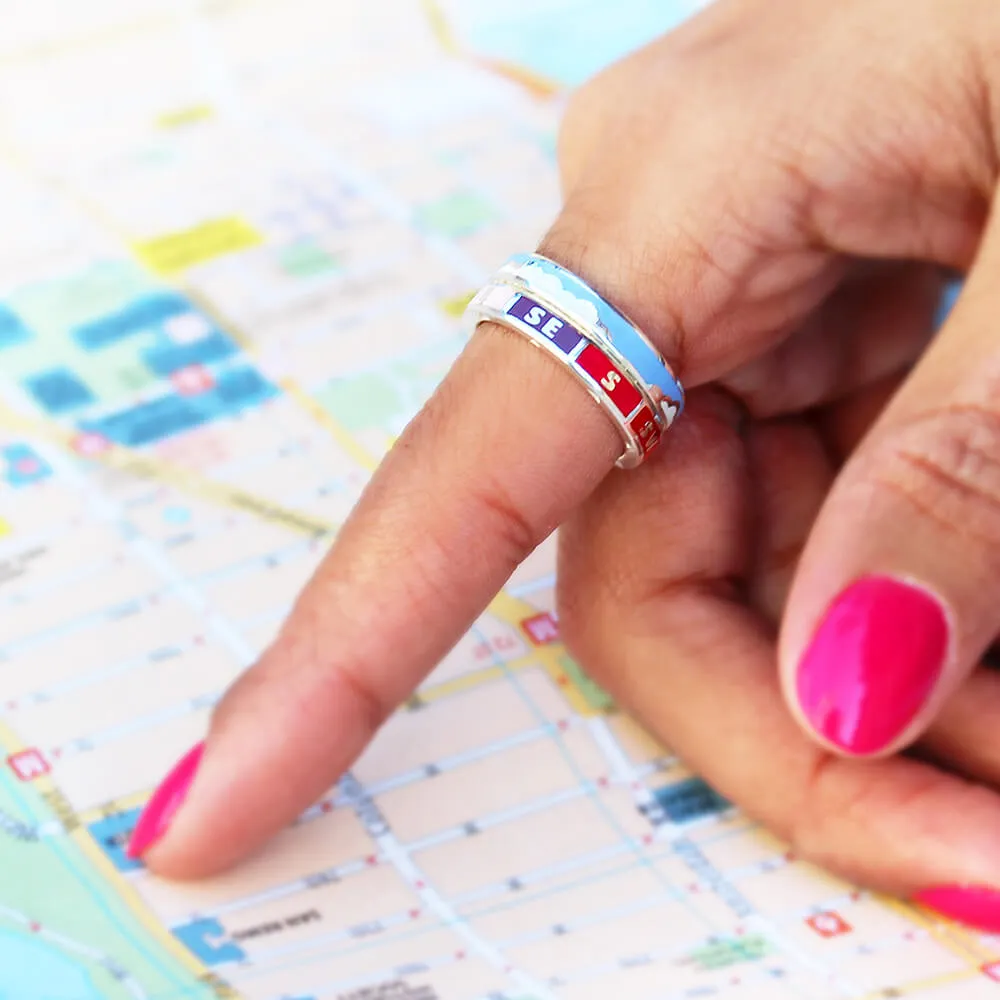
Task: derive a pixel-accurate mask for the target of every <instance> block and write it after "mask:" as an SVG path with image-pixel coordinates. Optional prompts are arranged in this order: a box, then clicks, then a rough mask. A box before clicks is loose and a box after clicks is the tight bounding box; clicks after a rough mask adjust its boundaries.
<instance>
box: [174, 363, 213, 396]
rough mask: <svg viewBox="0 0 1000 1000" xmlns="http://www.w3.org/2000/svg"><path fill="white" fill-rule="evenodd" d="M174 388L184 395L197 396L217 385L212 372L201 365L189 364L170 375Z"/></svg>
mask: <svg viewBox="0 0 1000 1000" xmlns="http://www.w3.org/2000/svg"><path fill="white" fill-rule="evenodd" d="M170 381H171V382H173V384H174V388H175V389H176V390H177V392H178V393H180V395H182V396H197V395H198V393H200V392H208V390H209V389H212V388H214V387H215V379H214V378H212V373H211V372H210V371H209V370H208V369H207V368H204V367H202V366H201V365H188V366H187V368H179V369H178V370H177V371H175V372H174V373H173V375H171V376H170Z"/></svg>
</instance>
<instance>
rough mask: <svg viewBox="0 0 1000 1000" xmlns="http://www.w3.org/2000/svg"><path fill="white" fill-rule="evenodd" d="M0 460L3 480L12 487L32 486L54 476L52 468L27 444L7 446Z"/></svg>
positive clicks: (0, 453) (0, 451)
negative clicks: (0, 460)
mask: <svg viewBox="0 0 1000 1000" xmlns="http://www.w3.org/2000/svg"><path fill="white" fill-rule="evenodd" d="M0 458H2V459H3V478H4V480H5V481H6V482H7V484H8V485H10V486H14V487H20V486H30V485H31V484H32V483H37V482H40V481H41V480H43V479H48V477H49V476H51V475H52V467H51V466H50V465H49V464H48V463H47V462H46V461H45V460H44V459H42V458H41V456H39V455H38V454H36V453H35V451H34V450H33V449H31V448H29V447H28V446H27V445H26V444H9V445H6V446H5V447H4V448H2V449H0Z"/></svg>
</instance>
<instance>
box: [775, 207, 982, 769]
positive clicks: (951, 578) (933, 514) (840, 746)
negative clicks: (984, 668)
mask: <svg viewBox="0 0 1000 1000" xmlns="http://www.w3.org/2000/svg"><path fill="white" fill-rule="evenodd" d="M998 274H1000V218H998V217H997V216H996V214H994V217H993V219H992V221H991V222H990V224H989V226H988V228H987V230H986V233H985V235H984V239H983V241H982V244H981V248H980V252H979V255H978V259H977V261H976V263H975V266H974V268H973V270H972V272H971V274H970V277H969V280H968V282H967V283H966V285H965V287H964V289H963V290H962V292H961V294H960V296H959V298H958V301H957V303H956V305H955V308H954V310H953V311H952V313H951V315H950V317H949V318H948V319H947V321H946V322H945V325H944V327H943V328H942V330H941V332H940V333H939V335H938V338H937V340H936V341H935V343H934V345H933V346H932V348H931V349H930V351H929V352H928V353H927V354H926V355H925V356H924V358H923V359H922V361H921V363H920V364H919V365H918V367H917V368H916V369H915V370H914V372H913V373H912V374H911V376H910V377H909V379H908V380H907V381H906V382H905V383H904V385H903V387H902V388H901V389H900V390H899V392H898V393H897V394H896V396H895V398H894V399H893V401H892V402H891V403H890V405H889V406H888V408H887V409H886V410H885V411H884V412H883V414H882V416H881V417H880V419H879V421H878V422H877V423H876V425H875V426H874V427H873V428H872V430H871V431H870V432H869V434H868V436H867V438H866V439H865V440H864V442H863V443H862V444H861V446H860V447H859V448H858V450H857V451H856V452H855V453H854V455H853V456H852V458H851V460H850V461H849V462H848V463H847V465H846V466H845V467H844V468H843V470H842V471H841V473H840V475H839V477H838V479H837V482H836V483H835V485H834V487H833V489H832V490H831V492H830V494H829V496H828V498H827V501H826V503H825V505H824V507H823V509H822V511H821V514H820V516H819V518H818V519H817V521H816V523H815V525H814V527H813V530H812V533H811V535H810V538H809V541H808V543H807V545H806V547H805V550H804V552H803V554H802V558H801V561H800V564H799V568H798V571H797V574H796V578H795V581H794V584H793V586H792V590H791V593H790V596H789V601H788V604H787V607H786V613H785V619H784V622H783V628H782V635H781V639H780V646H779V656H780V663H781V671H782V678H783V685H784V689H785V694H786V697H787V699H788V700H789V702H790V704H791V706H792V707H793V710H794V711H795V712H796V714H797V715H798V717H799V719H800V721H801V722H802V723H803V724H804V725H805V726H806V728H807V729H808V730H809V731H811V732H812V733H813V734H815V735H816V736H817V737H818V738H819V739H820V740H821V741H822V742H824V743H825V744H827V745H828V746H829V747H831V748H833V749H834V750H837V751H840V752H842V753H849V754H862V755H870V754H885V753H890V752H892V751H894V750H897V749H899V748H900V747H902V746H904V745H906V744H908V743H910V742H912V741H913V740H914V739H915V738H916V737H917V736H918V735H919V734H920V733H921V732H922V731H923V730H924V729H925V728H926V726H927V724H928V723H929V722H930V720H931V719H932V718H933V717H934V716H935V715H936V713H937V712H938V710H939V709H940V708H941V706H942V704H943V702H944V701H945V700H946V699H947V698H948V697H949V695H951V694H952V693H953V692H954V690H955V688H956V687H957V686H958V685H959V684H961V683H962V681H963V679H964V678H965V677H966V676H967V675H968V674H969V672H970V671H971V670H973V669H974V667H975V666H976V664H977V663H978V662H979V659H980V657H981V655H982V654H983V652H984V651H985V649H986V648H987V647H988V645H989V644H990V642H991V641H992V640H993V638H994V637H995V636H996V634H997V632H998V630H1000V602H998V601H997V593H998V589H1000V396H998V392H997V389H998V386H1000V344H998V341H997V336H996V316H997V314H998V312H1000V285H998V283H997V280H996V278H997V275H998Z"/></svg>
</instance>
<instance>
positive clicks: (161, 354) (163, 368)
mask: <svg viewBox="0 0 1000 1000" xmlns="http://www.w3.org/2000/svg"><path fill="white" fill-rule="evenodd" d="M238 351H239V348H238V347H237V346H236V344H235V343H234V342H233V341H232V340H230V338H229V337H227V336H226V335H225V334H224V333H219V332H218V331H216V332H215V333H211V334H209V335H208V336H207V337H200V338H199V339H198V340H195V341H193V342H192V343H190V344H173V343H169V342H168V343H161V344H155V345H154V346H153V347H147V348H145V349H144V350H143V351H141V352H140V356H141V357H142V360H143V362H144V364H145V365H146V367H147V368H148V369H149V370H150V371H151V372H152V373H153V374H154V375H159V376H161V377H165V376H168V375H172V374H173V373H174V372H176V371H180V370H181V369H182V368H188V367H189V366H191V365H210V364H214V363H215V362H218V361H225V360H226V358H229V357H232V356H233V355H234V354H236V353H237V352H238Z"/></svg>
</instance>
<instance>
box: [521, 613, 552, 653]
mask: <svg viewBox="0 0 1000 1000" xmlns="http://www.w3.org/2000/svg"><path fill="white" fill-rule="evenodd" d="M521 628H523V629H524V631H525V633H526V634H527V636H528V638H529V639H530V640H531V641H532V642H533V643H534V644H535V645H536V646H545V645H547V644H548V643H550V642H555V641H556V640H557V639H558V638H559V623H558V622H557V621H556V620H555V618H554V617H553V616H552V615H551V614H550V613H549V612H548V611H545V612H543V613H542V614H540V615H535V616H534V617H533V618H525V619H524V621H522V622H521Z"/></svg>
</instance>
